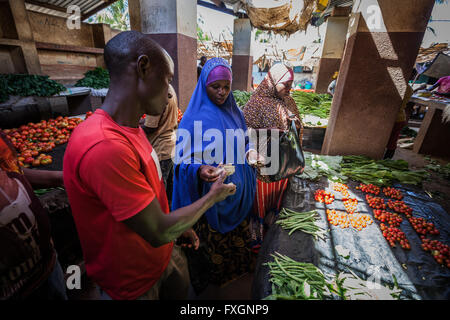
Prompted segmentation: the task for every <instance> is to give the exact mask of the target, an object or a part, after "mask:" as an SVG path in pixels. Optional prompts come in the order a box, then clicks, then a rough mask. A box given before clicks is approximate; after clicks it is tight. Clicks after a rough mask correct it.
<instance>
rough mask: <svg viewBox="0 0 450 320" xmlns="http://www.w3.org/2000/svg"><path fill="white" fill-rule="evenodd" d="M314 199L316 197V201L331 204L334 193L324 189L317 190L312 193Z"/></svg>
mask: <svg viewBox="0 0 450 320" xmlns="http://www.w3.org/2000/svg"><path fill="white" fill-rule="evenodd" d="M314 199H316V201H317V202H321V203H325V204H332V203H333V201H334V194H332V193H330V192H328V191H325V190H317V191H316V192H315V194H314Z"/></svg>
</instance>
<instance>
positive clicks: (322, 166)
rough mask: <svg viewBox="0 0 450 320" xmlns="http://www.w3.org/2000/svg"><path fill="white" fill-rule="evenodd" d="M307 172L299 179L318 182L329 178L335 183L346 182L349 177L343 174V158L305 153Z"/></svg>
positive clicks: (299, 176)
mask: <svg viewBox="0 0 450 320" xmlns="http://www.w3.org/2000/svg"><path fill="white" fill-rule="evenodd" d="M303 154H304V156H305V170H304V171H303V173H302V174H301V175H297V177H298V178H300V179H304V180H312V181H316V180H318V179H320V178H321V177H327V178H328V179H329V180H331V181H334V182H346V181H347V177H346V176H345V175H343V174H342V173H341V162H342V157H341V156H325V155H318V154H312V153H310V152H304V153H303Z"/></svg>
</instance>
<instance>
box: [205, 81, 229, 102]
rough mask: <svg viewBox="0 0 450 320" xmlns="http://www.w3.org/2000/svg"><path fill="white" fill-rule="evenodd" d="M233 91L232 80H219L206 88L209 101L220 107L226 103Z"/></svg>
mask: <svg viewBox="0 0 450 320" xmlns="http://www.w3.org/2000/svg"><path fill="white" fill-rule="evenodd" d="M230 91H231V82H230V80H217V81H214V82H213V83H210V84H209V85H208V86H207V87H206V93H207V95H208V97H209V99H210V100H211V101H212V102H214V103H215V104H216V105H218V106H220V105H222V104H224V103H225V100H227V98H228V95H229V94H230Z"/></svg>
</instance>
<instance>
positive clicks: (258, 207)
mask: <svg viewBox="0 0 450 320" xmlns="http://www.w3.org/2000/svg"><path fill="white" fill-rule="evenodd" d="M288 182H289V179H284V180H280V181H277V182H272V183H266V182H263V181H260V180H257V187H256V196H255V202H254V204H253V210H252V213H251V219H250V231H251V238H252V244H251V246H252V250H253V251H254V252H258V250H259V248H260V247H261V245H262V242H263V240H264V235H265V233H266V231H267V229H268V228H269V227H270V226H271V225H272V224H273V223H274V221H275V218H276V216H277V215H278V213H279V211H280V208H281V205H282V203H283V196H284V192H285V191H286V188H287V186H288Z"/></svg>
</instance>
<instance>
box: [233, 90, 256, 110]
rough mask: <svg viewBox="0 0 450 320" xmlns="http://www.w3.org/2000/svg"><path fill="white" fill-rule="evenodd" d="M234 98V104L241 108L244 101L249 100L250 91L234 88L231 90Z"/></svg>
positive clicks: (244, 103)
mask: <svg viewBox="0 0 450 320" xmlns="http://www.w3.org/2000/svg"><path fill="white" fill-rule="evenodd" d="M233 96H234V100H236V104H237V105H238V107H239V108H241V109H242V108H243V107H244V106H245V105H246V103H247V102H248V101H249V100H250V98H251V96H252V93H251V92H247V91H241V90H234V91H233Z"/></svg>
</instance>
